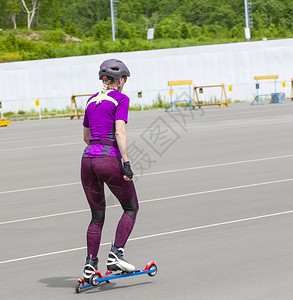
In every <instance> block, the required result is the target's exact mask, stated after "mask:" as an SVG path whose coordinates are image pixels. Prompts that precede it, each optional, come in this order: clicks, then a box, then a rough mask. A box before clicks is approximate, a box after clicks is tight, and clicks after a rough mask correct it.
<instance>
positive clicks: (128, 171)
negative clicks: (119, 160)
mask: <svg viewBox="0 0 293 300" xmlns="http://www.w3.org/2000/svg"><path fill="white" fill-rule="evenodd" d="M123 165H124V175H125V176H126V177H128V178H129V179H132V177H133V172H132V170H131V167H130V162H129V161H126V162H124V163H123Z"/></svg>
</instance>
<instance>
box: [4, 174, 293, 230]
mask: <svg viewBox="0 0 293 300" xmlns="http://www.w3.org/2000/svg"><path fill="white" fill-rule="evenodd" d="M290 181H293V178H288V179H281V180H275V181H266V182H260V183H252V184H246V185H238V186H232V187H226V188H221V189H215V190H207V191H202V192H194V193H188V194H181V195H173V196H167V197H160V198H154V199H149V200H142V201H139V203H140V204H141V203H148V202H155V201H162V200H168V199H176V198H182V197H189V196H197V195H204V194H211V193H217V192H224V191H231V190H237V189H243V188H249V187H255V186H261V185H268V184H276V183H282V182H290ZM113 207H120V204H115V205H110V206H107V208H113ZM88 210H89V209H82V210H76V211H69V212H63V213H57V214H51V215H45V216H37V217H31V218H26V219H18V220H12V221H5V222H1V223H0V225H5V224H11V223H18V222H24V221H31V220H37V219H44V218H50V217H57V216H64V215H70V214H76V213H81V212H86V211H88Z"/></svg>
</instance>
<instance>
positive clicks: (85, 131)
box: [83, 127, 91, 145]
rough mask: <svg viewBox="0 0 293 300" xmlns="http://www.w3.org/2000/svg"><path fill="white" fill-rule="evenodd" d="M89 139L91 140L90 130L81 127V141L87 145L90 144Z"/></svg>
mask: <svg viewBox="0 0 293 300" xmlns="http://www.w3.org/2000/svg"><path fill="white" fill-rule="evenodd" d="M90 139H91V132H90V129H89V128H87V127H83V140H84V141H85V143H86V144H87V145H88V144H89V143H90Z"/></svg>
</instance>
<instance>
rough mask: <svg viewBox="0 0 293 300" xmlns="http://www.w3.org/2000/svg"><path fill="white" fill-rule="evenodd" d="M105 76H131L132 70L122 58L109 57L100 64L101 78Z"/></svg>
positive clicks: (116, 77) (114, 77)
mask: <svg viewBox="0 0 293 300" xmlns="http://www.w3.org/2000/svg"><path fill="white" fill-rule="evenodd" d="M104 76H106V77H107V78H108V79H111V78H113V79H118V78H121V77H123V76H126V77H129V76H130V72H129V70H128V68H127V67H126V66H125V64H124V63H123V62H122V61H121V60H118V59H107V60H105V61H104V62H103V63H102V64H101V66H100V71H99V79H102V78H103V77H104ZM103 79H104V78H103ZM104 80H105V79H104Z"/></svg>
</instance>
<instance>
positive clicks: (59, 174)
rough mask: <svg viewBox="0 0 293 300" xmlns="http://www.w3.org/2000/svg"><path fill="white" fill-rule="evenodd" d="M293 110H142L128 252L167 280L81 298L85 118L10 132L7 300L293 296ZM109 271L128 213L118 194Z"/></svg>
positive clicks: (5, 133) (0, 155) (117, 285)
mask: <svg viewBox="0 0 293 300" xmlns="http://www.w3.org/2000/svg"><path fill="white" fill-rule="evenodd" d="M292 132H293V102H289V101H287V102H286V103H284V104H266V105H255V106H251V105H250V104H249V103H239V104H232V105H230V107H229V108H226V107H222V108H219V107H218V106H214V107H205V108H204V109H203V110H200V111H192V112H190V111H184V110H182V109H181V111H180V113H175V112H173V113H166V112H164V111H163V110H160V109H159V110H153V111H131V112H130V116H129V123H128V124H127V134H128V147H129V156H130V160H131V163H132V167H133V170H134V172H135V174H136V177H135V185H136V189H137V193H138V197H139V202H140V210H139V213H138V217H137V223H136V226H135V228H134V230H133V232H132V234H131V236H130V240H129V241H128V243H127V245H126V248H125V256H126V259H128V260H129V261H130V262H131V263H133V264H135V266H136V267H137V268H144V267H145V265H146V264H147V263H148V262H149V261H151V260H154V261H156V263H157V265H158V274H157V275H156V276H155V277H149V276H147V275H142V276H136V277H131V278H125V279H118V280H116V281H112V282H111V283H110V284H101V285H100V286H99V287H97V288H92V289H89V290H87V291H84V292H82V293H80V294H78V295H76V294H75V292H74V286H75V283H76V280H77V278H78V277H80V276H81V275H82V269H83V265H84V259H85V257H86V248H85V245H86V240H85V234H86V229H87V226H88V223H89V221H90V212H89V209H88V204H87V202H86V199H85V196H84V193H83V190H82V187H81V184H80V160H81V154H82V151H83V149H84V147H85V144H84V142H83V141H82V120H81V119H80V120H78V119H74V120H70V119H69V118H62V119H50V120H37V121H19V122H12V123H11V124H10V125H9V126H8V127H6V128H0V141H1V142H0V143H1V147H0V166H1V172H0V240H1V247H0V279H1V283H2V291H1V295H0V299H62V300H66V299H77V298H78V297H79V298H81V299H98V298H100V299H120V300H123V299H135V298H139V299H182V298H183V297H184V298H185V299H199V300H222V299H223V300H244V299H247V300H248V299H249V300H252V299H257V300H259V299H265V300H284V299H288V300H289V299H290V300H291V299H292V298H293V285H292V278H293V251H292V249H293V240H292V236H293V235H292V228H293V202H292V190H293V188H292V183H293V139H292ZM106 195H107V211H106V221H105V226H104V229H103V235H102V245H101V248H100V252H99V259H100V263H99V269H100V271H101V272H102V273H104V272H105V271H106V259H107V255H108V252H109V249H110V243H111V242H112V240H113V239H114V234H115V229H116V225H117V223H118V220H119V218H120V216H121V214H122V210H121V207H120V206H119V204H118V201H117V200H116V199H115V198H114V197H113V196H112V195H111V194H110V193H109V191H108V190H107V193H106Z"/></svg>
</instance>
